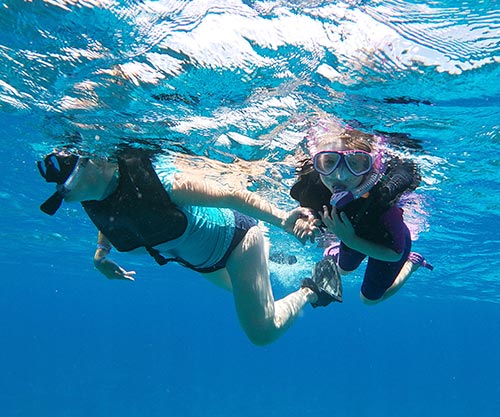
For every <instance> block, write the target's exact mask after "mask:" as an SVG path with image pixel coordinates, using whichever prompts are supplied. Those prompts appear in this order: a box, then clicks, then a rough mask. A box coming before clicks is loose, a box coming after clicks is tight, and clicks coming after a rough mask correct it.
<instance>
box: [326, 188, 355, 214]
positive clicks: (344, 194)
mask: <svg viewBox="0 0 500 417" xmlns="http://www.w3.org/2000/svg"><path fill="white" fill-rule="evenodd" d="M353 200H354V194H353V193H352V192H351V191H348V190H346V189H345V188H344V187H335V188H334V189H333V192H332V197H331V198H330V204H331V205H332V206H333V207H336V208H339V209H340V208H342V207H344V206H346V205H347V204H349V203H350V202H351V201H353Z"/></svg>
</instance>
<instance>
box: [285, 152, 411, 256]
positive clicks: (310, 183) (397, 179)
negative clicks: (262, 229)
mask: <svg viewBox="0 0 500 417" xmlns="http://www.w3.org/2000/svg"><path fill="white" fill-rule="evenodd" d="M419 183H420V175H419V173H418V171H417V168H416V165H415V164H414V163H413V162H411V161H403V160H401V159H399V158H393V159H391V160H390V161H389V162H388V163H387V167H386V170H385V173H384V175H383V176H382V178H381V179H380V180H379V181H378V182H377V184H375V186H374V187H373V188H372V189H371V190H370V192H369V195H368V197H367V198H358V199H356V200H353V201H352V202H350V203H349V204H347V205H346V206H344V207H343V208H342V209H341V210H339V211H343V212H345V213H346V214H347V216H348V218H349V220H350V221H351V223H352V225H353V227H354V230H355V232H356V234H357V235H358V236H359V237H362V238H364V239H366V240H369V241H371V242H374V243H379V244H382V245H386V246H389V247H390V246H392V245H393V244H394V241H393V238H392V236H391V235H390V233H389V232H388V231H387V230H386V228H385V227H384V226H383V225H382V224H381V223H380V221H379V219H380V216H381V215H382V214H383V213H384V212H386V211H387V210H388V209H389V208H390V207H392V206H394V205H395V204H397V202H398V200H399V197H400V196H401V194H403V193H404V192H407V191H411V190H414V189H415V188H417V186H418V184H419ZM290 195H291V197H292V198H293V199H295V200H297V201H298V202H299V203H300V205H301V206H302V207H308V208H311V209H313V210H314V211H316V212H320V211H323V206H324V205H326V206H327V207H328V209H329V210H331V209H332V206H331V204H330V199H331V196H332V192H331V191H330V190H329V189H328V188H326V187H325V185H324V184H323V183H322V182H321V178H320V176H319V174H318V173H317V172H316V171H315V170H314V169H312V164H311V163H310V161H307V162H306V163H305V164H304V167H303V168H302V171H301V172H299V180H298V181H297V182H296V183H295V184H294V185H293V187H292V189H291V190H290Z"/></svg>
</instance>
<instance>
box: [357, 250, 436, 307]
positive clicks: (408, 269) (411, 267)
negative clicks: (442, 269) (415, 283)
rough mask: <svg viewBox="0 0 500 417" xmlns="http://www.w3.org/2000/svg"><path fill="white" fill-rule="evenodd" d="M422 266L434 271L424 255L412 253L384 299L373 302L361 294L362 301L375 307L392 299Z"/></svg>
mask: <svg viewBox="0 0 500 417" xmlns="http://www.w3.org/2000/svg"><path fill="white" fill-rule="evenodd" d="M421 266H423V267H425V268H428V269H430V270H432V269H434V267H433V266H432V265H431V264H429V263H428V262H426V261H425V259H424V257H423V256H422V255H420V254H418V253H416V252H410V254H409V255H408V259H407V260H406V261H405V263H404V264H403V266H402V267H401V270H400V271H399V273H398V275H397V276H396V279H395V280H394V282H393V283H392V285H391V286H390V287H389V288H387V290H386V291H385V293H384V294H383V295H382V297H380V298H378V299H376V300H371V299H369V298H366V297H365V296H364V295H363V293H361V300H362V301H363V303H364V304H366V305H374V304H378V303H380V302H382V301H384V300H387V299H388V298H389V297H392V296H393V295H394V294H396V293H397V292H398V291H399V289H400V288H401V287H402V286H403V285H404V284H405V282H406V281H407V280H408V278H410V276H411V274H413V273H414V272H415V271H416V270H417V269H418V268H420V267H421Z"/></svg>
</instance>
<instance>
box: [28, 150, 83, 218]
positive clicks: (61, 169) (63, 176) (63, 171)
mask: <svg viewBox="0 0 500 417" xmlns="http://www.w3.org/2000/svg"><path fill="white" fill-rule="evenodd" d="M79 160H80V156H78V155H75V154H73V153H69V152H64V151H59V152H52V153H50V154H48V155H47V156H46V157H45V158H44V159H43V161H38V162H37V166H38V170H39V171H40V175H41V176H42V177H43V178H45V181H47V182H54V183H56V184H57V191H56V192H55V193H54V194H52V195H51V196H50V197H49V198H48V199H47V200H46V201H45V202H44V203H43V204H42V205H41V206H40V210H42V211H43V212H44V213H47V214H48V215H50V216H52V215H53V214H55V212H56V211H57V210H58V209H59V207H61V204H62V202H63V199H64V197H65V196H66V194H67V193H68V192H69V190H68V188H67V187H66V186H65V184H66V182H67V181H68V178H70V177H71V176H72V174H73V173H74V171H75V168H76V167H77V165H78V163H79Z"/></svg>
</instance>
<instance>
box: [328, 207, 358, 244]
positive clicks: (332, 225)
mask: <svg viewBox="0 0 500 417" xmlns="http://www.w3.org/2000/svg"><path fill="white" fill-rule="evenodd" d="M319 215H320V217H321V220H322V221H323V223H324V224H325V226H326V227H327V228H328V230H329V231H330V232H332V233H333V234H335V236H337V237H338V238H339V239H340V240H341V241H342V242H344V243H345V244H346V245H348V246H350V245H349V244H350V243H352V242H355V241H356V240H357V236H356V233H355V231H354V227H353V226H352V224H351V222H350V221H349V218H348V217H347V214H345V213H344V212H341V213H340V214H339V213H338V211H337V209H336V208H335V207H333V208H332V211H331V213H329V212H328V207H327V206H323V213H321V212H320V213H319ZM350 247H352V246H350Z"/></svg>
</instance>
